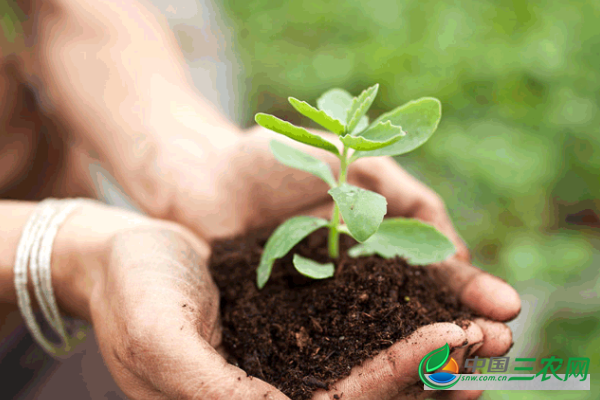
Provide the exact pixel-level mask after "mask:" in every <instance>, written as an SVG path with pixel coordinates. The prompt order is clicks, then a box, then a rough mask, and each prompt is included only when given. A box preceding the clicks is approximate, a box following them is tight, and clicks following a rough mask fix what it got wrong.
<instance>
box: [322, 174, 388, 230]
mask: <svg viewBox="0 0 600 400" xmlns="http://www.w3.org/2000/svg"><path fill="white" fill-rule="evenodd" d="M328 193H329V194H330V195H331V197H333V200H334V201H335V203H336V204H337V205H338V207H339V209H340V212H341V214H342V218H344V222H345V223H346V226H347V227H348V230H349V231H350V233H351V234H352V237H353V238H354V239H356V240H357V241H359V242H364V241H365V240H367V239H368V238H369V237H370V236H371V235H372V234H374V233H375V232H377V228H378V227H379V224H381V221H382V220H383V216H384V215H385V213H386V212H387V201H386V200H385V197H383V196H382V195H380V194H377V193H375V192H371V191H369V190H365V189H361V188H359V187H356V186H352V185H349V184H347V183H344V184H343V185H340V186H338V187H335V188H333V189H330V190H329V192H328Z"/></svg>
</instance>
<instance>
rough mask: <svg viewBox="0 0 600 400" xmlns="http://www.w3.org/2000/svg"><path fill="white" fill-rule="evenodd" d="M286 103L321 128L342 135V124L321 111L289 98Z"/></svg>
mask: <svg viewBox="0 0 600 400" xmlns="http://www.w3.org/2000/svg"><path fill="white" fill-rule="evenodd" d="M288 101H289V102H290V104H291V105H292V106H294V108H295V109H296V110H298V112H299V113H300V114H302V115H304V116H306V117H308V118H310V119H312V120H313V121H315V122H316V123H317V124H319V125H321V126H322V127H323V128H325V129H328V130H330V131H331V132H333V133H336V134H338V135H341V134H343V133H344V129H345V128H344V124H343V123H342V122H341V121H338V120H337V119H335V118H332V117H330V116H329V115H327V113H326V112H325V111H323V110H317V109H316V108H314V107H313V106H311V105H310V104H308V103H307V102H305V101H300V100H298V99H295V98H293V97H289V98H288Z"/></svg>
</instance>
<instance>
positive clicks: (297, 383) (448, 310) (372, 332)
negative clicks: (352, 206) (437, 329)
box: [210, 229, 472, 400]
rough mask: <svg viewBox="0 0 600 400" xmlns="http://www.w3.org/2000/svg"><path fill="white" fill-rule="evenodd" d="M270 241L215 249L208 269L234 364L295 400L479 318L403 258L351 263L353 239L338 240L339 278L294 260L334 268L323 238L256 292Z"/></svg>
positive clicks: (283, 263) (263, 236) (287, 260)
mask: <svg viewBox="0 0 600 400" xmlns="http://www.w3.org/2000/svg"><path fill="white" fill-rule="evenodd" d="M269 233H270V232H268V231H261V232H255V233H254V234H252V235H248V236H246V237H242V238H235V239H230V240H223V241H220V242H218V243H215V245H214V247H213V255H212V258H211V261H210V267H211V270H212V273H213V276H214V279H215V281H216V283H217V286H218V287H219V290H220V291H221V316H222V322H223V341H224V344H225V347H226V349H227V351H228V352H229V354H230V360H229V361H230V362H231V363H232V364H236V365H238V366H239V367H240V368H242V369H243V370H244V371H246V372H247V373H248V374H249V375H251V376H255V377H258V378H260V379H262V380H264V381H266V382H269V383H270V384H272V385H273V386H275V387H277V388H278V389H279V390H281V391H282V392H283V393H285V394H286V395H288V396H289V397H290V398H292V399H301V400H305V399H309V398H310V397H311V394H312V392H313V391H315V390H317V389H319V388H328V387H329V385H331V384H333V383H334V382H336V381H338V380H340V379H341V378H343V377H345V376H348V375H349V373H350V369H351V368H352V367H354V366H356V365H359V364H361V363H362V362H363V361H365V360H366V359H368V358H371V357H373V356H374V355H376V354H377V353H379V352H380V351H381V350H383V349H386V348H388V347H390V346H391V345H392V344H393V343H394V342H396V341H398V340H399V339H401V338H404V337H406V336H408V335H410V334H411V333H412V332H414V331H415V330H416V329H417V328H419V327H421V326H424V325H427V324H431V323H434V322H455V323H457V324H460V325H464V324H465V321H466V320H467V319H469V318H472V314H471V313H470V312H469V311H468V310H467V309H465V308H463V307H462V306H461V305H459V304H458V301H457V300H456V298H455V297H454V296H452V295H451V293H450V292H449V291H448V289H446V288H444V287H442V286H441V285H440V284H439V282H437V281H434V280H433V278H432V277H431V276H430V274H429V273H428V272H427V270H426V269H424V268H423V267H410V266H408V265H407V264H406V263H405V262H404V261H403V260H402V259H401V258H395V259H390V260H384V259H382V258H380V257H378V256H370V257H361V258H357V259H354V258H350V257H348V256H347V255H346V250H347V249H348V248H350V247H351V246H352V245H354V244H355V243H356V242H355V241H354V240H353V239H352V238H349V237H347V236H342V237H341V238H340V239H341V243H340V246H341V247H340V250H341V252H340V258H339V259H338V261H337V263H336V275H335V277H334V278H332V279H325V280H321V281H315V280H310V279H308V278H305V277H303V276H302V275H300V274H299V273H298V272H297V271H296V270H295V269H294V267H293V265H292V255H293V254H294V253H298V254H300V255H303V256H305V257H310V258H312V259H314V260H315V261H318V262H322V263H324V262H328V261H330V260H329V258H328V255H327V231H326V230H325V229H321V230H319V231H317V232H315V233H313V234H312V235H310V236H309V237H308V238H306V239H304V240H303V241H302V242H300V243H299V244H298V245H297V246H296V247H295V248H294V249H293V250H292V251H291V252H290V253H289V254H288V255H287V256H286V257H284V258H282V259H280V260H278V261H276V262H275V265H274V266H273V273H272V275H271V278H270V279H269V281H268V282H267V285H266V286H265V287H264V289H262V290H260V291H259V290H258V289H257V287H256V272H255V271H256V267H257V266H258V263H259V260H260V256H261V252H262V248H263V247H264V244H265V242H266V240H267V238H268V237H269Z"/></svg>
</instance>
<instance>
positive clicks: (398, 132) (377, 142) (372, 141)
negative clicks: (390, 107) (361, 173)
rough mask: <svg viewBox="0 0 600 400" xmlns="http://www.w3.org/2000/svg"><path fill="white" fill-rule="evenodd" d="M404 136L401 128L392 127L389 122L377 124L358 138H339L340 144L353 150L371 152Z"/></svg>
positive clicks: (349, 136) (347, 136) (404, 133)
mask: <svg viewBox="0 0 600 400" xmlns="http://www.w3.org/2000/svg"><path fill="white" fill-rule="evenodd" d="M405 135H406V132H404V131H403V130H402V128H401V127H399V126H395V125H392V123H391V121H386V122H379V123H377V124H376V125H373V126H372V127H370V128H369V129H367V130H366V131H365V132H363V133H361V134H360V135H359V136H352V135H345V136H342V137H340V140H341V141H342V143H344V144H345V145H346V146H348V147H350V148H353V149H355V150H362V151H372V150H378V149H382V148H384V147H387V146H390V145H392V144H394V143H396V142H397V141H399V140H400V139H402V138H403V137H404V136H405Z"/></svg>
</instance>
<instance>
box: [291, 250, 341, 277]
mask: <svg viewBox="0 0 600 400" xmlns="http://www.w3.org/2000/svg"><path fill="white" fill-rule="evenodd" d="M293 261H294V267H295V268H296V270H297V271H298V272H300V273H301V274H302V275H304V276H308V277H309V278H313V279H325V278H331V277H332V276H333V274H334V272H335V267H334V266H333V263H327V264H319V263H318V262H316V261H313V260H311V259H310V258H304V257H302V256H301V255H299V254H294V260H293Z"/></svg>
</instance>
